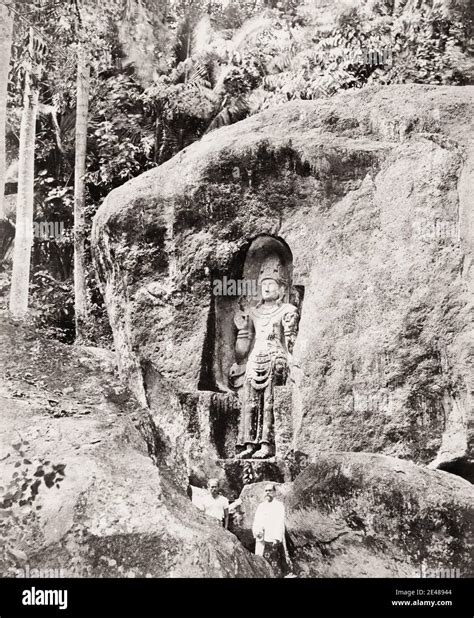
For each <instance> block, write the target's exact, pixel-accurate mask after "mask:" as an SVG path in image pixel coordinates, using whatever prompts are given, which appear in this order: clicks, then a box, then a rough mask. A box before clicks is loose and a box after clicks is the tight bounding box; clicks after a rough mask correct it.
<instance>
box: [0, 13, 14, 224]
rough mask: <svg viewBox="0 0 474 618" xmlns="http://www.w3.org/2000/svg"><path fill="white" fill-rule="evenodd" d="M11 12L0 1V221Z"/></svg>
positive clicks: (4, 163) (1, 213)
mask: <svg viewBox="0 0 474 618" xmlns="http://www.w3.org/2000/svg"><path fill="white" fill-rule="evenodd" d="M12 33H13V12H12V11H11V9H10V7H9V5H8V4H4V3H0V221H1V220H3V219H4V218H5V208H4V203H3V198H4V193H5V172H6V152H5V122H6V112H7V92H8V73H9V69H10V56H11V48H12Z"/></svg>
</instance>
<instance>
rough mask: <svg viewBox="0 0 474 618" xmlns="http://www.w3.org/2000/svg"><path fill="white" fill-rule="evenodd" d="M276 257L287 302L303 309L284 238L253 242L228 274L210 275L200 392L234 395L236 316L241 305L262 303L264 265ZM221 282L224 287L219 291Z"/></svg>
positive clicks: (300, 292) (267, 236)
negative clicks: (283, 275)
mask: <svg viewBox="0 0 474 618" xmlns="http://www.w3.org/2000/svg"><path fill="white" fill-rule="evenodd" d="M274 255H276V256H278V258H279V259H280V261H281V263H282V264H283V266H284V269H285V273H286V278H287V280H288V282H289V285H288V288H287V292H286V297H285V298H284V299H283V300H284V302H292V303H293V304H295V305H297V306H300V305H301V303H302V300H303V288H302V286H295V285H293V256H292V252H291V249H290V247H289V246H288V245H287V243H286V242H285V241H284V240H283V239H282V238H278V237H276V236H271V235H268V234H262V235H259V236H256V237H255V238H253V239H252V240H250V241H249V242H248V243H247V244H246V245H245V246H244V247H243V249H242V250H241V251H239V252H238V253H237V254H236V255H235V257H234V263H233V265H232V267H231V268H230V269H229V271H228V272H227V273H213V274H212V275H211V294H212V299H211V308H210V312H209V319H208V328H207V336H206V341H205V344H204V349H203V355H202V365H201V375H200V380H199V385H198V389H199V390H207V391H215V392H233V391H232V389H231V387H230V385H229V370H230V367H231V366H232V364H233V363H234V362H235V339H236V327H235V325H234V313H235V310H236V309H237V308H238V306H239V302H240V303H244V304H250V305H253V304H257V303H258V302H259V301H260V290H259V287H258V277H259V272H260V267H261V265H262V262H264V261H265V260H266V259H267V258H268V257H269V256H274ZM219 282H221V284H222V285H221V286H220V288H219V285H218V283H219ZM232 282H234V283H233V284H232ZM216 291H217V292H220V293H216Z"/></svg>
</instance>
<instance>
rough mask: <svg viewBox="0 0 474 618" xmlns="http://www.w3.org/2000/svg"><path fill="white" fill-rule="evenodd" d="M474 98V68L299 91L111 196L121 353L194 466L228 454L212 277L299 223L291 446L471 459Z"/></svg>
mask: <svg viewBox="0 0 474 618" xmlns="http://www.w3.org/2000/svg"><path fill="white" fill-rule="evenodd" d="M473 117H474V87H472V86H466V87H462V88H461V87H444V86H439V87H438V86H422V85H413V84H412V85H400V86H390V87H377V88H366V89H362V90H361V91H359V92H354V91H351V92H346V93H342V94H339V95H338V96H336V97H334V98H332V99H330V100H324V101H323V100H318V101H311V102H305V101H298V102H292V103H289V104H287V105H284V106H281V107H279V108H275V109H271V110H268V111H265V112H263V113H261V114H258V115H256V116H253V117H250V118H248V119H246V120H244V121H242V122H239V123H237V124H235V125H233V126H230V127H225V128H221V129H219V130H217V131H213V132H211V133H209V134H208V135H206V136H204V137H203V138H202V139H201V140H200V141H199V142H198V143H195V144H193V145H192V146H190V147H188V148H187V149H186V150H184V151H182V152H180V153H179V154H178V155H176V156H175V157H174V158H173V159H171V160H170V161H168V162H166V163H165V164H163V165H161V166H160V167H158V168H155V169H152V170H150V171H148V172H146V173H145V174H142V175H141V176H139V177H138V178H135V179H133V180H131V181H129V182H128V183H126V184H125V185H123V186H122V187H120V188H118V189H115V190H114V191H112V193H111V194H110V195H109V196H108V197H107V199H106V200H105V202H104V203H103V204H102V206H101V207H100V209H99V211H98V213H97V215H96V217H95V220H94V227H93V253H94V258H95V262H96V266H97V270H98V274H99V278H100V281H101V286H102V289H103V292H104V298H105V303H106V306H107V310H108V314H109V318H110V323H111V326H112V330H113V335H114V341H115V345H116V349H117V351H118V353H119V358H120V368H121V372H122V375H123V377H124V379H125V380H126V382H127V384H128V385H129V387H130V389H131V390H132V391H133V392H134V393H135V395H136V397H137V398H138V400H139V401H141V402H142V404H143V405H145V406H148V407H149V408H150V410H151V413H152V415H153V418H154V422H155V424H156V427H157V431H158V433H159V436H160V440H161V444H162V447H163V448H162V452H163V453H167V456H166V457H167V460H168V461H173V462H175V463H174V464H173V465H175V466H176V467H177V469H178V468H179V469H180V470H181V473H182V478H183V483H184V482H185V480H186V476H192V474H193V465H196V466H197V467H198V468H199V471H198V472H199V474H201V472H202V474H201V476H204V475H205V473H215V470H213V469H211V468H212V465H213V464H212V462H213V461H215V459H216V457H218V456H219V453H218V452H217V451H216V448H215V439H214V438H215V436H214V437H213V428H212V427H211V426H210V425H209V423H208V422H207V421H205V420H204V421H203V419H205V416H206V410H208V409H209V406H210V405H211V403H212V402H211V403H209V401H208V400H210V399H212V397H213V396H214V395H213V393H206V392H205V391H206V390H207V391H212V390H213V388H212V387H210V386H209V382H208V380H207V375H208V365H209V363H210V362H212V358H211V356H212V354H213V353H216V350H217V354H218V353H219V324H218V323H217V322H216V320H215V304H214V302H213V300H212V282H213V280H214V279H216V278H219V277H220V278H222V277H223V276H224V275H228V274H229V273H232V272H233V271H232V269H233V267H234V265H235V263H236V261H238V259H239V256H241V255H242V252H244V251H245V250H246V249H247V248H248V246H249V243H250V241H251V240H252V239H254V238H255V237H258V236H259V235H270V236H273V237H276V238H278V239H282V240H283V241H285V242H286V243H287V245H288V247H289V248H290V250H291V252H292V259H293V282H294V284H295V285H297V286H300V290H303V289H304V300H303V305H302V312H301V321H300V326H299V335H298V337H297V340H296V347H295V351H294V361H295V367H294V376H293V377H294V382H295V383H294V386H293V394H292V403H291V410H292V422H293V443H292V447H293V450H294V451H295V452H296V451H300V452H302V453H305V454H306V455H307V456H309V457H310V458H311V459H314V457H315V456H316V454H317V453H318V452H320V451H325V450H329V451H331V450H339V451H369V452H378V453H384V454H387V455H392V456H396V457H399V458H403V459H411V460H413V461H415V462H419V463H423V464H430V465H431V466H433V467H444V468H446V469H449V470H451V471H453V472H458V473H459V474H463V475H464V476H466V477H471V476H472V444H473V442H472V440H473V427H474V425H473V422H472V419H473V416H472V414H473V411H472V391H473V383H472V375H473V359H474V354H473V328H472V324H473V321H472V274H473V270H472V254H473V243H474V233H473V230H474V221H473V220H474V211H473V209H472V207H471V201H472V200H471V195H472V186H473V182H474V150H473V148H472V143H473V142H472V136H473V126H472V118H473ZM224 369H225V371H224V372H223V374H225V373H226V371H227V370H228V366H227V365H226V367H225V368H224ZM206 397H207V398H208V400H206ZM211 407H212V406H211ZM231 408H232V405H230V408H229V409H231ZM232 414H233V413H232ZM232 414H231V413H229V418H230V417H231V416H232ZM232 418H233V417H232ZM200 423H201V424H200ZM214 433H215V432H214ZM221 455H222V453H221ZM193 460H194V461H195V462H196V461H197V463H196V464H193V463H192V462H193ZM206 461H207V462H208V463H209V462H211V463H209V465H208V466H207V468H206V465H205V463H206ZM190 462H191V463H190ZM211 464H212V465H211ZM206 471H207V472H206ZM194 472H196V471H195V470H194ZM198 472H196V475H197V476H199V474H198Z"/></svg>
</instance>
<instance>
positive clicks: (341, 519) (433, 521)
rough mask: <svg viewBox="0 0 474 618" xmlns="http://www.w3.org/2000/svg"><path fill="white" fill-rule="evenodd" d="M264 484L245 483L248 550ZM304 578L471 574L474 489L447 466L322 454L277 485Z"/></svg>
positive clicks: (243, 533) (243, 523)
mask: <svg viewBox="0 0 474 618" xmlns="http://www.w3.org/2000/svg"><path fill="white" fill-rule="evenodd" d="M264 487H265V483H264V482H263V483H255V484H252V485H246V486H245V487H244V489H243V491H242V494H241V501H242V506H241V511H242V514H241V517H240V519H239V521H238V524H237V526H236V528H235V532H236V534H237V535H238V536H239V538H240V539H241V540H242V542H243V543H244V544H245V545H246V546H247V547H248V548H249V549H251V548H252V547H253V538H252V533H251V528H252V521H253V517H254V514H255V510H256V508H257V506H258V504H259V503H260V502H262V501H263V499H264ZM277 498H279V499H280V500H282V501H283V502H284V503H285V505H286V511H287V531H288V547H289V550H290V554H291V557H292V562H293V568H294V571H295V572H296V573H297V574H298V575H299V576H301V577H420V576H424V577H426V576H433V577H443V576H445V577H448V576H449V577H472V576H473V574H474V488H473V487H472V485H471V484H470V483H469V482H468V481H466V480H464V479H461V478H457V477H455V476H453V475H451V474H449V473H447V472H442V471H438V470H429V469H427V468H422V467H421V466H417V465H415V464H413V463H410V462H407V461H404V460H401V459H396V458H394V457H387V456H383V455H375V454H370V453H339V452H338V453H322V454H321V455H320V457H318V458H317V463H314V464H310V465H309V466H308V467H307V468H306V469H305V470H304V471H303V472H302V473H301V474H299V475H298V476H297V478H296V479H295V481H294V482H292V483H284V484H282V485H280V486H278V488H277Z"/></svg>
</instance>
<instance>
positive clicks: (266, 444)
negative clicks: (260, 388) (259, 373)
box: [253, 383, 275, 459]
mask: <svg viewBox="0 0 474 618" xmlns="http://www.w3.org/2000/svg"><path fill="white" fill-rule="evenodd" d="M273 425H274V422H273V384H272V383H270V384H269V385H268V386H267V388H266V389H265V391H264V394H263V419H262V428H261V441H260V443H261V447H260V448H259V450H258V451H257V452H256V453H254V455H253V456H254V458H255V459H266V458H268V457H272V455H273V449H274V443H275V438H274V430H273Z"/></svg>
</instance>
